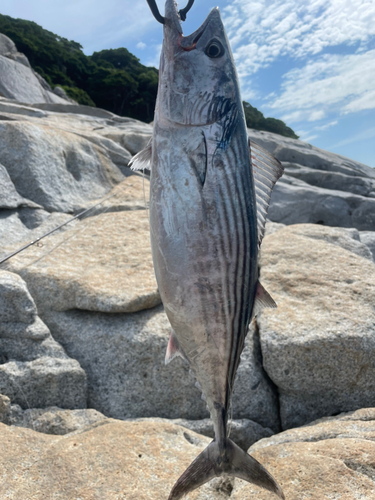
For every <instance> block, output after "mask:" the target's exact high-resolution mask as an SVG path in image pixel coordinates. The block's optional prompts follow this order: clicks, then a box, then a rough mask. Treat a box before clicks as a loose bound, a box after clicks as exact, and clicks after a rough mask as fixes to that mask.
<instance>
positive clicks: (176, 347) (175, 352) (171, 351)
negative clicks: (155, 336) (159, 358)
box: [165, 330, 186, 365]
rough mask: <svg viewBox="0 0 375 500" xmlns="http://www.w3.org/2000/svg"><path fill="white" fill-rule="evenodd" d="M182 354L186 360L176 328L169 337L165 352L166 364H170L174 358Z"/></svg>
mask: <svg viewBox="0 0 375 500" xmlns="http://www.w3.org/2000/svg"><path fill="white" fill-rule="evenodd" d="M177 356H180V357H181V358H182V359H184V360H186V356H185V354H184V353H183V352H182V350H181V348H180V344H179V342H178V339H177V337H176V334H175V333H174V330H172V331H171V335H170V337H169V342H168V346H167V352H166V353H165V364H166V365H168V364H169V363H170V362H171V361H172V359H174V358H176V357H177Z"/></svg>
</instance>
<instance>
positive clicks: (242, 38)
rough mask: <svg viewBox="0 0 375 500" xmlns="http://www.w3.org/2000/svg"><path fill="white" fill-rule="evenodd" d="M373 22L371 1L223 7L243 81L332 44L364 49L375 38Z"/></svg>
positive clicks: (266, 1)
mask: <svg viewBox="0 0 375 500" xmlns="http://www.w3.org/2000/svg"><path fill="white" fill-rule="evenodd" d="M374 18H375V2H374V1H373V0H304V1H303V2H302V1H301V0H273V1H271V0H252V1H248V0H234V1H233V2H232V4H231V5H230V6H228V7H226V8H225V9H224V22H225V26H226V29H227V31H228V35H229V38H230V41H231V44H232V47H233V51H234V56H235V59H236V62H237V65H238V72H239V75H240V77H242V78H244V77H246V76H249V75H251V74H253V73H255V72H257V71H258V70H259V69H260V68H264V67H267V66H268V65H269V64H270V63H272V62H273V61H274V60H275V59H277V58H278V57H280V56H289V57H292V58H297V59H300V58H303V57H306V56H308V55H313V54H319V53H321V52H322V51H323V50H324V48H326V47H328V46H337V45H339V44H347V45H353V44H355V43H361V44H362V45H363V44H365V43H366V42H367V41H368V40H369V39H370V37H371V36H373V35H374V34H375V22H374ZM362 48H363V47H362Z"/></svg>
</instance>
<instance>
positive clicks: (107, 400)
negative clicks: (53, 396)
mask: <svg viewBox="0 0 375 500" xmlns="http://www.w3.org/2000/svg"><path fill="white" fill-rule="evenodd" d="M43 318H44V320H45V321H46V322H47V324H48V326H49V328H50V329H51V331H52V333H53V336H54V338H55V339H56V340H58V342H60V343H61V344H62V345H63V347H64V348H65V350H66V352H67V353H68V355H69V356H71V357H72V358H74V359H77V360H78V361H79V363H80V365H81V366H82V367H83V369H84V370H85V372H86V373H87V377H88V384H89V398H88V406H89V407H91V408H95V409H97V410H98V411H100V412H102V413H104V414H105V415H107V416H111V417H115V418H122V419H123V418H139V417H163V418H179V417H182V418H185V419H192V420H197V419H202V418H206V417H208V411H207V409H206V404H205V402H204V401H202V399H201V392H200V391H199V390H198V389H197V388H196V387H195V385H194V384H195V379H194V377H193V376H192V375H191V374H190V373H189V366H188V364H187V363H185V362H183V361H182V360H181V358H178V359H175V360H173V362H172V363H170V364H169V365H168V366H165V365H164V358H165V352H166V348H167V343H168V338H169V334H170V325H169V322H168V320H167V317H166V315H165V313H164V312H163V310H162V308H158V309H151V310H148V311H142V312H139V313H135V314H123V315H120V314H118V315H116V316H115V315H109V314H92V313H89V312H85V311H69V312H65V313H56V312H51V311H50V312H47V311H46V312H45V314H44V316H43ZM232 408H233V418H235V419H240V418H247V419H251V420H253V421H254V422H257V423H258V424H260V425H262V426H263V427H270V428H271V429H273V430H274V431H276V430H278V427H279V422H278V414H277V397H276V394H275V392H274V389H273V387H272V385H271V384H270V383H269V381H268V378H267V377H266V376H265V374H264V371H263V368H262V366H261V360H260V352H259V340H258V338H257V335H256V331H254V330H252V331H251V332H250V333H249V335H248V338H247V342H246V346H245V351H244V353H243V355H242V361H241V363H240V366H239V370H238V375H237V378H236V381H235V384H234V395H233V399H232Z"/></svg>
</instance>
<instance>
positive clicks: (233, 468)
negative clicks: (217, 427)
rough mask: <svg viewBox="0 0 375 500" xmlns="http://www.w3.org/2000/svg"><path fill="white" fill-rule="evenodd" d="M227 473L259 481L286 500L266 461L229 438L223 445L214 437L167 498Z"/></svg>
mask: <svg viewBox="0 0 375 500" xmlns="http://www.w3.org/2000/svg"><path fill="white" fill-rule="evenodd" d="M226 474H227V475H229V476H234V477H238V478H240V479H244V480H245V481H248V482H249V483H253V484H256V485H257V486H260V487H261V488H265V489H266V490H268V491H271V492H273V493H275V494H276V495H278V496H279V497H280V498H281V499H283V500H285V497H284V493H283V492H282V490H281V488H280V486H279V485H278V484H277V482H276V480H275V479H274V478H273V477H272V476H271V474H270V473H269V472H268V471H267V470H266V469H265V468H264V467H263V465H261V464H260V463H259V462H258V461H257V460H255V458H253V457H252V456H250V455H249V454H248V453H246V452H245V451H243V450H241V448H240V447H239V446H237V445H236V444H235V443H233V441H231V440H230V439H228V438H227V439H226V440H225V443H224V448H221V449H220V448H219V446H218V444H217V442H216V441H212V443H210V444H209V445H208V446H207V448H206V449H205V450H203V451H202V453H201V454H200V455H198V457H197V458H196V459H195V460H194V462H192V463H191V465H190V466H189V467H188V468H187V469H186V471H185V472H184V473H183V474H182V476H181V477H180V478H179V479H178V480H177V482H176V483H175V485H174V486H173V488H172V491H171V493H170V495H169V497H168V500H179V499H180V498H182V497H183V496H184V495H186V494H187V493H189V492H190V491H192V490H195V489H196V488H198V487H199V486H201V485H202V484H204V483H206V482H207V481H209V480H210V479H212V478H214V477H219V476H221V475H226Z"/></svg>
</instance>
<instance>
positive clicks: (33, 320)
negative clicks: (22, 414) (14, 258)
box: [0, 271, 87, 408]
mask: <svg viewBox="0 0 375 500" xmlns="http://www.w3.org/2000/svg"><path fill="white" fill-rule="evenodd" d="M0 309H1V316H0V394H3V395H4V396H7V397H9V398H10V400H11V402H12V403H14V404H19V405H20V406H21V407H22V408H29V407H31V408H33V407H37V408H43V407H45V406H53V405H56V406H60V407H62V408H85V407H86V398H87V384H86V375H85V373H84V371H83V370H82V368H81V367H80V365H79V363H78V362H77V361H76V360H74V359H70V358H69V357H68V356H67V355H66V353H65V351H64V349H63V348H62V347H61V346H60V345H59V344H58V343H57V342H56V341H55V340H53V338H52V336H51V334H50V331H49V329H48V328H47V326H46V325H45V324H44V323H43V322H42V320H41V319H40V318H39V316H38V314H37V310H36V307H35V303H34V301H33V299H32V297H31V295H30V293H29V292H28V290H27V287H26V284H25V283H24V281H23V280H22V279H21V278H20V277H19V276H17V275H16V274H13V273H9V272H6V271H0Z"/></svg>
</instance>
